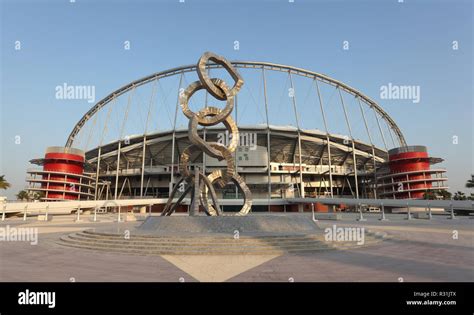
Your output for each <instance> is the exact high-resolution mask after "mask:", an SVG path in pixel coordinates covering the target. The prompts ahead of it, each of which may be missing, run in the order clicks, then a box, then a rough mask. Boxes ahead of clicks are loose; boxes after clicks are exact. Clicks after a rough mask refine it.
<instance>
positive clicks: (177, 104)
mask: <svg viewBox="0 0 474 315" xmlns="http://www.w3.org/2000/svg"><path fill="white" fill-rule="evenodd" d="M183 75H184V74H183V73H182V74H181V76H180V77H179V85H178V97H177V99H176V109H175V112H174V122H173V139H172V142H171V180H170V187H169V191H170V192H171V191H172V190H173V186H174V147H175V142H176V141H175V138H176V119H177V117H178V106H179V93H180V89H181V84H182V81H183Z"/></svg>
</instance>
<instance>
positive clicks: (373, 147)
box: [356, 97, 377, 199]
mask: <svg viewBox="0 0 474 315" xmlns="http://www.w3.org/2000/svg"><path fill="white" fill-rule="evenodd" d="M356 98H357V101H358V103H359V108H360V112H361V113H362V119H363V120H364V125H365V130H366V132H367V136H368V137H369V141H370V146H371V147H372V162H373V165H374V184H373V190H374V198H375V199H377V172H376V170H377V164H376V162H375V146H374V142H373V141H372V136H371V134H370V131H369V125H368V124H367V119H366V118H365V112H364V109H363V108H362V104H361V103H360V99H359V98H358V97H356Z"/></svg>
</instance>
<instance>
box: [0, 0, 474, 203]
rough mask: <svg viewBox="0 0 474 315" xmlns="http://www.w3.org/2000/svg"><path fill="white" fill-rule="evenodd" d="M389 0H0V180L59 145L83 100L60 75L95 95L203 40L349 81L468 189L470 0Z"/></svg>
mask: <svg viewBox="0 0 474 315" xmlns="http://www.w3.org/2000/svg"><path fill="white" fill-rule="evenodd" d="M399 1H400V0H382V1H380V0H378V1H375V0H374V1H317V0H314V1H302V0H294V2H289V1H284V0H281V1H262V0H255V1H207V0H202V1H197V0H184V3H181V2H180V1H179V0H171V1H85V0H75V1H73V2H71V1H69V0H68V1H66V0H62V1H41V0H40V1H22V0H15V1H13V0H0V2H1V7H0V11H1V29H0V37H1V38H0V39H1V41H0V45H1V49H0V54H1V56H0V58H1V59H0V60H1V61H0V66H1V78H0V80H1V82H0V88H1V90H0V93H1V98H0V101H1V102H0V124H1V125H0V140H1V146H0V175H1V174H5V177H6V179H7V180H8V181H9V182H10V183H11V184H12V187H11V188H10V189H9V190H7V191H6V192H0V193H1V194H2V195H3V194H5V195H6V196H8V197H9V198H14V196H15V194H16V193H17V192H18V191H19V190H21V189H23V188H25V185H26V182H25V178H26V169H27V168H28V167H31V166H32V165H31V164H29V160H31V159H33V158H38V157H42V156H43V155H44V150H45V148H46V147H48V146H55V145H58V146H62V145H64V144H65V142H66V140H67V136H68V134H69V133H70V132H71V130H72V128H73V126H74V124H75V123H76V122H77V121H78V120H79V119H80V118H81V117H82V115H84V113H85V112H86V111H87V110H88V109H89V108H90V107H91V106H92V105H93V104H91V103H89V102H87V101H85V100H67V101H65V100H58V99H56V97H55V93H56V91H55V88H56V86H58V85H60V84H62V83H63V82H70V83H73V84H78V85H93V86H95V88H96V100H99V99H101V98H102V97H104V96H105V95H107V94H108V93H110V92H112V91H114V90H116V89H117V88H119V87H120V86H122V85H124V84H126V83H128V82H131V81H133V80H136V79H138V78H141V77H144V76H146V75H149V74H151V73H154V72H158V71H161V70H165V69H169V68H173V67H176V66H180V65H185V64H192V63H195V62H196V60H197V58H198V57H199V56H200V55H201V54H202V53H203V52H204V51H213V52H216V53H218V54H220V55H224V56H225V57H226V58H227V59H230V60H258V61H268V62H275V63H280V64H288V65H292V66H295V67H299V68H305V69H309V70H312V71H315V72H320V73H324V74H327V75H329V76H331V77H333V78H335V79H337V80H339V81H342V82H344V83H347V84H348V85H350V86H353V87H356V88H357V89H358V90H360V91H361V92H363V93H364V94H365V95H368V96H369V97H371V98H373V99H374V100H375V101H377V102H378V103H379V104H380V105H381V106H382V107H383V108H384V110H385V111H386V112H388V113H389V115H390V116H391V117H392V118H393V119H394V120H395V122H396V123H397V125H398V126H399V127H400V128H401V130H402V131H403V133H404V135H405V138H406V140H407V143H408V144H410V145H420V144H421V145H426V146H427V147H428V150H429V153H430V155H432V156H435V157H441V158H443V159H445V162H443V163H442V164H441V165H440V166H441V167H443V168H446V169H447V171H448V172H447V176H448V178H449V182H448V184H449V186H450V191H457V190H462V191H465V192H466V193H468V191H467V189H466V188H464V185H465V182H466V181H467V180H468V179H469V178H470V174H472V173H474V162H473V160H474V159H473V138H474V133H473V127H472V121H473V120H474V114H473V79H472V78H473V60H472V56H473V24H472V23H473V22H472V19H473V7H472V6H473V4H472V1H468V0H466V1H458V0H451V1H449V0H445V1H436V0H433V1H427V0H425V1H415V0H404V1H401V2H399ZM236 40H237V41H239V50H235V49H234V42H235V41H236ZM125 41H128V42H130V49H128V50H126V49H124V42H125ZM345 41H347V42H348V43H349V49H347V50H345V49H344V47H343V45H344V42H345ZM19 44H20V45H19ZM18 48H20V49H18ZM388 83H392V84H395V85H409V86H418V87H419V88H420V96H421V97H420V102H419V103H413V102H412V101H410V100H390V101H388V100H384V99H381V97H380V88H381V86H383V85H387V84H388ZM320 129H323V126H321V127H320Z"/></svg>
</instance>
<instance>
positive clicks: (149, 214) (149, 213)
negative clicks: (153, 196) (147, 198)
mask: <svg viewBox="0 0 474 315" xmlns="http://www.w3.org/2000/svg"><path fill="white" fill-rule="evenodd" d="M152 206H153V205H148V216H149V217H151V207H152Z"/></svg>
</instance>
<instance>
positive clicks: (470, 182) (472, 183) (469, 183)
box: [466, 175, 474, 188]
mask: <svg viewBox="0 0 474 315" xmlns="http://www.w3.org/2000/svg"><path fill="white" fill-rule="evenodd" d="M466 188H474V175H471V179H468V181H467V183H466Z"/></svg>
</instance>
